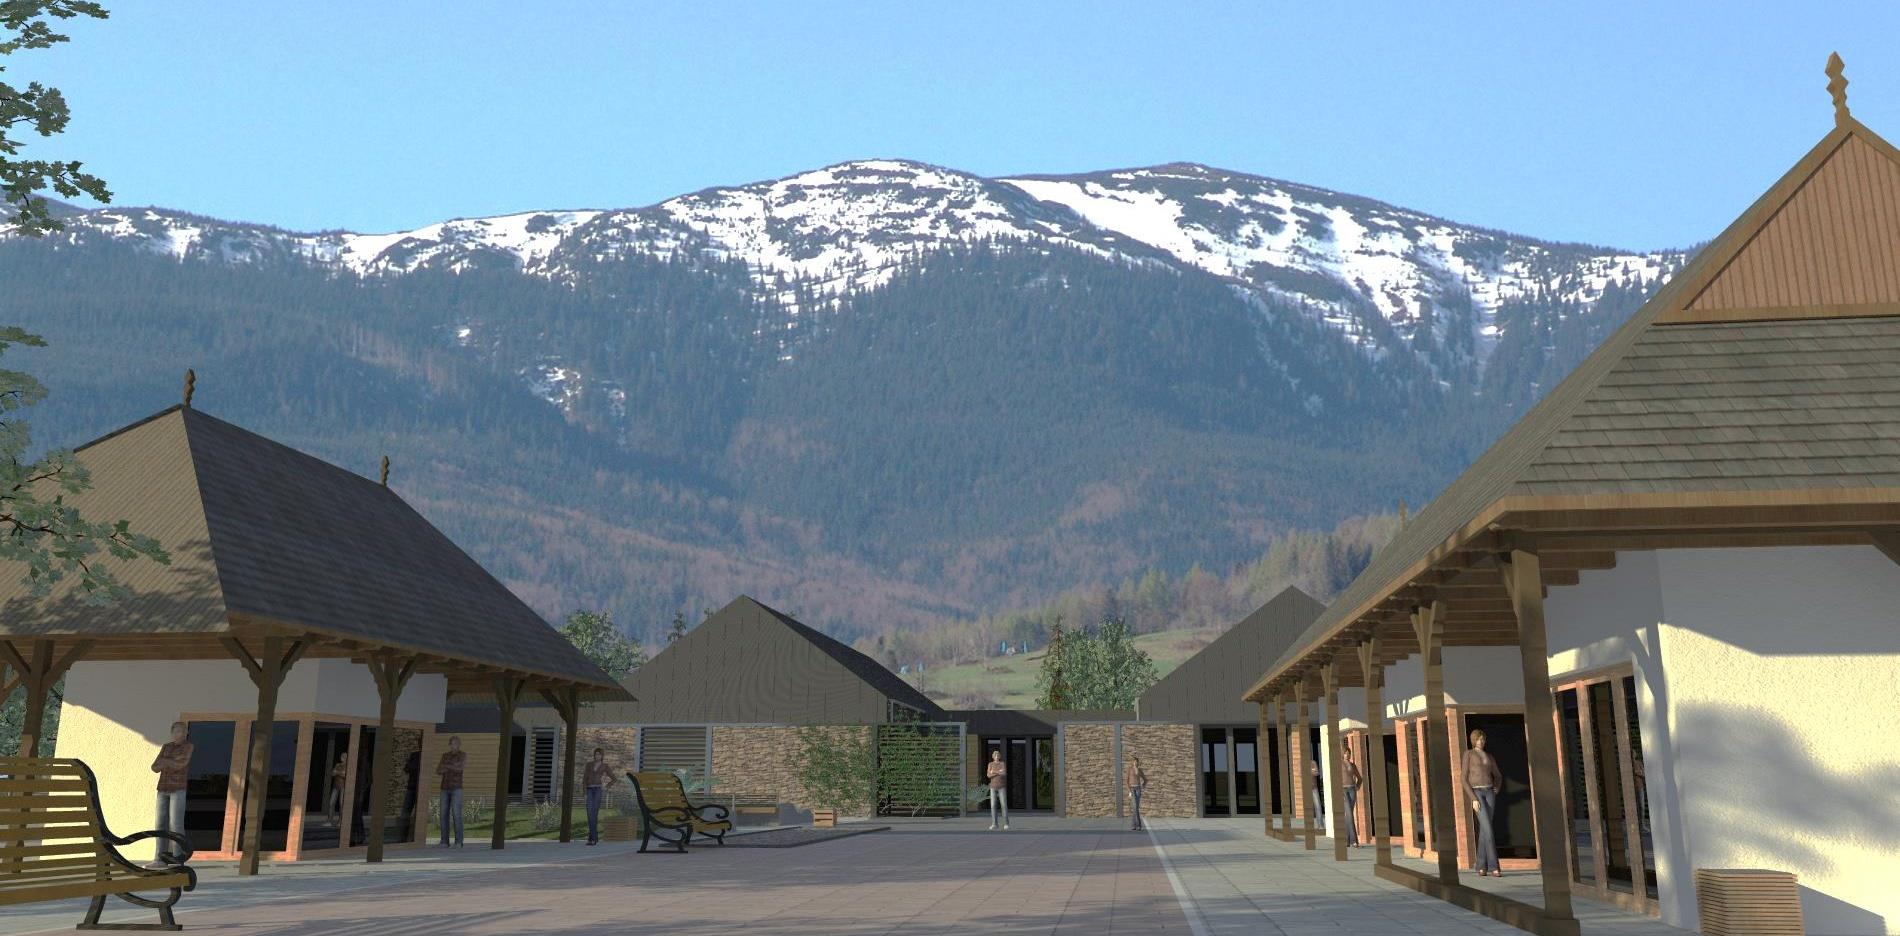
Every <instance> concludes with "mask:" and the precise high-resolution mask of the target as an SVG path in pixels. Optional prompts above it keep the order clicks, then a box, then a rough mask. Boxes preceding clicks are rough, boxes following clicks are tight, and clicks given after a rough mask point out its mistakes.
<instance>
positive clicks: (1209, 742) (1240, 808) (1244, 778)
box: [1201, 727, 1260, 816]
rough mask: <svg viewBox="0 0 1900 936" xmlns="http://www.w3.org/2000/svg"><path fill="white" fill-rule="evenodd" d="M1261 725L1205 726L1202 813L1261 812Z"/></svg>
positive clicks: (1202, 732) (1202, 745)
mask: <svg viewBox="0 0 1900 936" xmlns="http://www.w3.org/2000/svg"><path fill="white" fill-rule="evenodd" d="M1259 735H1260V729H1258V728H1252V727H1234V728H1205V727H1204V728H1202V729H1201V815H1203V816H1258V815H1260V756H1259V753H1258V752H1257V751H1256V750H1255V748H1256V745H1257V743H1258V739H1259Z"/></svg>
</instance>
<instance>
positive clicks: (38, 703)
mask: <svg viewBox="0 0 1900 936" xmlns="http://www.w3.org/2000/svg"><path fill="white" fill-rule="evenodd" d="M90 649H92V641H90V640H80V641H76V642H75V643H74V644H73V645H72V646H71V647H68V648H67V650H66V652H65V653H64V654H61V655H60V657H59V658H58V659H54V658H53V641H52V640H51V639H48V638H40V639H38V640H35V641H33V643H32V644H31V645H30V646H28V647H27V648H26V652H25V653H21V652H20V648H18V647H15V646H14V645H13V641H11V640H7V641H0V651H3V652H4V653H5V662H6V664H7V665H8V666H10V667H12V668H13V678H11V679H9V680H7V682H6V686H5V692H4V693H0V700H3V699H5V698H6V697H7V696H10V695H12V694H13V689H14V687H15V686H24V687H25V688H26V711H25V712H24V713H23V717H22V718H21V719H20V748H19V751H20V756H21V757H38V756H39V753H40V738H41V737H42V736H43V735H44V734H45V730H46V700H47V696H49V695H51V694H52V691H53V685H54V684H55V683H57V682H59V680H60V678H61V677H63V676H65V675H66V671H67V670H69V669H71V668H72V665H73V664H74V663H77V662H79V659H80V658H81V657H83V656H85V655H86V651H87V650H90Z"/></svg>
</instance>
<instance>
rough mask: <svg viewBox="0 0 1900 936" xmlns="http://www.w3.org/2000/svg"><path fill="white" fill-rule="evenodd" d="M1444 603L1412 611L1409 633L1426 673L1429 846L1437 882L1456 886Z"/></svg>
mask: <svg viewBox="0 0 1900 936" xmlns="http://www.w3.org/2000/svg"><path fill="white" fill-rule="evenodd" d="M1444 618H1445V603H1444V602H1442V601H1434V602H1432V603H1431V604H1429V605H1423V606H1420V607H1418V608H1415V609H1413V611H1412V631H1413V632H1414V633H1415V634H1416V635H1417V636H1418V646H1419V660H1420V662H1421V664H1422V666H1423V669H1424V671H1425V766H1426V768H1427V769H1428V770H1429V771H1430V772H1431V776H1430V777H1429V778H1428V779H1427V780H1426V783H1425V789H1426V795H1428V796H1429V797H1430V798H1431V807H1432V814H1431V816H1430V817H1429V818H1430V820H1431V826H1432V846H1433V848H1435V849H1436V850H1437V852H1438V879H1439V880H1440V881H1442V882H1444V883H1446V884H1456V883H1458V833H1457V828H1456V822H1455V820H1454V819H1453V818H1452V814H1451V811H1452V810H1453V809H1454V808H1456V807H1455V806H1454V799H1453V797H1452V789H1453V783H1452V778H1451V732H1450V729H1449V727H1448V726H1447V724H1446V722H1445V647H1444V637H1445V621H1444Z"/></svg>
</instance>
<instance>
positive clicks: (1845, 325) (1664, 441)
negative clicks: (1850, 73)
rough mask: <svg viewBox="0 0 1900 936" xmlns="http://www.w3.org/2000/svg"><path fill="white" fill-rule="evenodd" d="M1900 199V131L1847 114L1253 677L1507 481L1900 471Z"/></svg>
mask: <svg viewBox="0 0 1900 936" xmlns="http://www.w3.org/2000/svg"><path fill="white" fill-rule="evenodd" d="M1895 219H1900V151H1897V150H1895V148H1894V147H1893V146H1892V145H1891V144H1889V143H1887V141H1885V140H1883V139H1881V138H1880V137H1879V136H1878V135H1877V134H1875V133H1873V131H1871V130H1868V129H1867V128H1866V127H1865V126H1863V125H1861V124H1860V123H1859V122H1858V121H1855V120H1853V119H1852V118H1843V119H1842V120H1841V122H1840V123H1839V125H1838V126H1837V127H1836V128H1835V129H1834V130H1833V131H1832V132H1830V133H1829V134H1828V135H1827V136H1826V137H1824V138H1823V139H1822V140H1821V142H1820V143H1819V144H1817V145H1816V146H1815V147H1814V148H1813V149H1812V150H1810V151H1809V152H1808V154H1807V155H1806V156H1804V157H1803V158H1802V160H1801V161H1800V162H1798V163H1797V164H1796V165H1795V166H1794V167H1793V168H1792V169H1790V170H1789V171H1788V173H1787V174H1785V175H1784V176H1783V177H1782V178H1781V179H1780V180H1779V181H1778V182H1777V183H1776V184H1775V185H1774V186H1773V187H1771V188H1770V189H1769V190H1768V191H1767V192H1766V193H1764V194H1763V195H1762V197H1761V198H1760V199H1758V200H1757V201H1756V202H1755V204H1754V205H1753V206H1751V207H1750V208H1749V210H1748V211H1747V212H1745V213H1744V214H1743V215H1742V216H1741V217H1740V218H1738V219H1737V220H1736V221H1735V222H1734V223H1733V224H1731V225H1730V226H1729V228H1728V229H1727V230H1725V231H1724V232H1723V233H1722V235H1721V236H1719V237H1718V238H1716V239H1715V240H1714V241H1712V242H1710V244H1709V245H1708V246H1707V247H1705V248H1704V249H1703V250H1702V251H1701V252H1700V253H1698V254H1697V256H1696V257H1695V258H1694V259H1693V260H1692V261H1691V262H1690V263H1689V264H1688V266H1686V267H1685V268H1684V269H1683V270H1682V271H1681V272H1680V273H1678V274H1677V275H1676V277H1675V278H1674V279H1673V280H1671V281H1670V282H1669V283H1668V284H1667V285H1666V286H1664V287H1663V288H1662V289H1661V290H1659V291H1658V292H1657V294H1656V295H1655V296H1653V297H1652V298H1651V299H1650V300H1649V302H1647V303H1646V304H1644V306H1643V307H1642V308H1641V309H1640V310H1638V311H1637V313H1636V314H1635V315H1634V316H1632V317H1631V318H1630V320H1629V321H1628V322H1627V323H1626V324H1624V326H1623V327H1622V328H1621V329H1619V330H1618V331H1617V332H1615V333H1614V334H1612V335H1611V336H1610V337H1609V338H1608V339H1607V340H1606V341H1605V342H1604V343H1603V345H1602V346H1601V347H1599V348H1598V349H1597V350H1596V352H1595V353H1593V354H1591V355H1590V356H1589V357H1588V358H1587V359H1585V360H1584V362H1583V363H1582V364H1581V365H1579V366H1578V367H1577V369H1576V370H1575V371H1574V372H1573V373H1572V374H1571V375H1570V376H1569V377H1568V378H1566V379H1565V380H1564V381H1563V382H1562V383H1560V384H1558V385H1557V387H1555V388H1554V389H1553V390H1551V392H1550V394H1549V395H1548V396H1546V397H1545V398H1544V399H1543V400H1542V401H1540V402H1539V403H1538V404H1537V405H1535V406H1533V407H1532V408H1531V409H1530V411H1529V412H1528V413H1526V414H1525V415H1524V417H1523V418H1522V419H1520V420H1519V421H1518V422H1517V424H1516V425H1514V426H1513V427H1512V428H1511V429H1510V430H1509V431H1507V432H1506V433H1505V434H1504V435H1503V436H1502V437H1501V438H1499V439H1498V441H1497V442H1496V443H1495V444H1493V445H1492V446H1491V448H1490V449H1489V450H1487V451H1486V452H1485V453H1484V454H1483V455H1481V456H1480V457H1479V458H1478V459H1477V461H1475V462H1474V463H1473V464H1472V465H1471V467H1470V468H1469V469H1467V470H1466V471H1465V473H1464V474H1462V475H1460V476H1459V477H1458V478H1457V479H1456V480H1454V481H1453V482H1452V483H1451V484H1450V485H1448V486H1447V487H1446V488H1445V490H1444V492H1443V493H1441V494H1440V495H1439V496H1438V497H1437V498H1436V499H1434V500H1433V501H1432V503H1431V504H1430V505H1428V506H1427V507H1426V508H1425V509H1424V510H1422V511H1420V512H1419V514H1418V516H1417V517H1416V518H1414V519H1413V520H1412V522H1410V523H1408V524H1406V525H1405V527H1404V528H1402V529H1401V530H1400V531H1399V534H1398V535H1397V536H1396V537H1394V539H1393V541H1392V542H1391V543H1390V544H1388V545H1387V546H1386V547H1385V548H1384V549H1381V550H1380V551H1379V553H1378V554H1377V555H1376V556H1374V557H1373V561H1372V562H1371V563H1370V564H1369V565H1368V566H1367V568H1366V570H1365V571H1364V572H1363V573H1361V574H1360V575H1359V576H1358V577H1357V578H1356V579H1354V580H1353V582H1352V584H1351V585H1349V586H1348V587H1347V588H1346V590H1345V591H1344V592H1343V593H1342V594H1341V595H1340V596H1339V597H1338V598H1337V599H1336V600H1335V601H1334V602H1333V603H1332V605H1331V606H1329V607H1328V608H1327V609H1326V612H1325V613H1324V614H1322V615H1321V616H1320V617H1319V619H1318V620H1316V621H1315V622H1314V623H1313V626H1312V627H1310V628H1308V629H1307V631H1306V632H1305V633H1304V634H1303V635H1302V636H1301V637H1300V639H1299V640H1297V641H1295V643H1294V644H1293V646H1292V647H1290V648H1289V649H1288V651H1287V652H1286V653H1283V654H1281V655H1280V656H1279V657H1278V658H1276V659H1275V660H1274V662H1273V664H1272V666H1270V667H1269V669H1268V670H1267V673H1266V675H1265V676H1263V677H1262V678H1261V680H1260V681H1258V682H1256V683H1255V684H1254V686H1253V687H1252V688H1251V689H1249V690H1248V693H1247V694H1248V696H1249V697H1252V696H1254V695H1256V694H1258V693H1259V691H1260V690H1261V689H1262V688H1264V685H1265V683H1266V681H1267V680H1268V679H1269V678H1271V677H1272V676H1273V675H1275V674H1277V673H1279V672H1280V671H1281V670H1282V669H1284V668H1285V667H1287V666H1288V665H1290V664H1291V663H1293V662H1295V661H1296V660H1298V659H1299V658H1301V657H1303V656H1304V655H1306V654H1307V653H1309V652H1311V650H1312V649H1313V648H1314V647H1315V646H1317V645H1318V644H1320V643H1322V642H1324V641H1325V640H1327V639H1329V638H1330V637H1331V636H1332V635H1334V634H1335V633H1337V632H1338V631H1339V630H1340V629H1341V628H1342V627H1344V626H1346V625H1348V624H1350V623H1351V622H1352V621H1353V620H1354V619H1356V617H1357V616H1358V615H1359V614H1361V613H1363V612H1364V610H1365V609H1367V608H1369V607H1370V606H1371V605H1372V604H1374V603H1376V602H1377V601H1378V600H1379V599H1380V598H1381V597H1383V596H1385V595H1388V594H1390V593H1391V592H1392V591H1393V590H1395V589H1397V588H1399V587H1402V586H1403V585H1405V584H1406V579H1407V576H1409V575H1410V574H1411V573H1410V570H1414V569H1416V568H1418V567H1419V566H1420V564H1421V563H1426V562H1427V561H1428V560H1429V559H1430V557H1431V556H1432V555H1433V554H1434V551H1435V550H1438V549H1440V548H1441V547H1442V546H1443V545H1444V544H1446V543H1447V542H1448V541H1450V540H1452V539H1454V538H1456V537H1458V536H1460V535H1461V532H1460V531H1463V530H1468V529H1469V527H1470V525H1471V524H1472V523H1473V522H1474V521H1476V520H1477V519H1478V518H1479V517H1480V516H1481V515H1483V514H1484V513H1485V512H1486V511H1487V510H1490V509H1492V508H1494V507H1495V506H1496V505H1499V504H1500V503H1501V502H1504V501H1505V500H1506V499H1509V498H1515V497H1520V496H1539V495H1545V496H1548V495H1570V496H1576V495H1582V496H1596V497H1599V498H1604V499H1605V501H1604V502H1605V503H1609V502H1611V501H1610V499H1614V498H1617V497H1620V496H1629V495H1648V494H1681V493H1689V492H1718V491H1719V492H1731V493H1747V492H1766V491H1789V490H1812V489H1817V488H1834V489H1842V488H1849V489H1853V488H1865V489H1876V488H1879V489H1892V488H1900V441H1896V440H1900V317H1897V316H1900V276H1897V275H1894V274H1893V273H1892V271H1893V270H1894V269H1900V222H1896V221H1895ZM1843 279H1846V280H1850V281H1851V282H1847V283H1842V282H1841V280H1843Z"/></svg>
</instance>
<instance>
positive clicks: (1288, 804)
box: [1274, 692, 1297, 842]
mask: <svg viewBox="0 0 1900 936" xmlns="http://www.w3.org/2000/svg"><path fill="white" fill-rule="evenodd" d="M1274 698H1275V700H1276V702H1277V704H1276V705H1275V706H1274V717H1275V718H1277V719H1279V722H1280V841H1282V842H1291V841H1293V815H1294V814H1293V798H1294V796H1296V795H1297V794H1295V793H1294V791H1293V742H1292V741H1291V740H1289V738H1290V737H1291V736H1290V735H1289V734H1288V733H1287V732H1288V729H1287V708H1288V702H1287V697H1286V693H1284V692H1282V693H1281V694H1280V695H1278V696H1275V697H1274Z"/></svg>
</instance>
